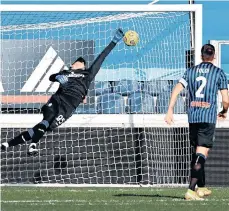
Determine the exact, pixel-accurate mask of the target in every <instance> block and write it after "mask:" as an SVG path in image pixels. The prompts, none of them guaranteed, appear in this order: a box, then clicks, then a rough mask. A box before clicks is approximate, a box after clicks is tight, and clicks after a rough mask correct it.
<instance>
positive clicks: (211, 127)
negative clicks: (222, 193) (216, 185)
mask: <svg viewBox="0 0 229 211" xmlns="http://www.w3.org/2000/svg"><path fill="white" fill-rule="evenodd" d="M214 133H215V124H210V123H202V124H201V126H200V130H199V135H198V136H199V139H198V145H199V146H198V149H197V152H198V153H201V154H204V155H205V157H206V158H207V157H208V153H209V151H210V148H212V146H213V142H214ZM197 186H198V189H197V194H198V195H199V196H201V197H203V196H208V195H210V194H211V193H212V191H211V190H209V189H208V188H206V187H205V169H204V165H203V169H202V178H201V179H200V180H198V182H197Z"/></svg>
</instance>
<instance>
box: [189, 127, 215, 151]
mask: <svg viewBox="0 0 229 211" xmlns="http://www.w3.org/2000/svg"><path fill="white" fill-rule="evenodd" d="M214 135H215V124H213V123H190V124H189V139H190V142H191V145H192V146H194V147H197V146H202V147H207V148H212V146H213V142H214V139H215V136H214Z"/></svg>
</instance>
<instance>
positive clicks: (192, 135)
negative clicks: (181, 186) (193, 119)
mask: <svg viewBox="0 0 229 211" xmlns="http://www.w3.org/2000/svg"><path fill="white" fill-rule="evenodd" d="M198 129H199V128H198V124H195V123H193V124H189V139H190V143H191V145H192V146H193V149H194V150H193V154H192V160H191V177H190V185H189V189H188V191H187V192H186V194H185V199H186V200H202V199H201V198H200V197H199V196H198V194H197V193H196V192H195V186H196V183H197V181H198V179H197V177H199V175H198V173H199V167H200V166H199V163H198V162H199V158H198V156H197V153H196V149H197V144H198V135H197V134H198ZM197 158H198V159H197ZM200 160H201V162H202V158H201V159H200ZM193 186H194V188H193Z"/></svg>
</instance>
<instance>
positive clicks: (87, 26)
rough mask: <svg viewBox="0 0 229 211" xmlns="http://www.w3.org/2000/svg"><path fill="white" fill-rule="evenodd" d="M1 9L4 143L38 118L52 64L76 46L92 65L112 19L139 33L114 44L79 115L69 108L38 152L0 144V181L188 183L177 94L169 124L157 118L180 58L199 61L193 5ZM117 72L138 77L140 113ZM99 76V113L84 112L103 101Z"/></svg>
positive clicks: (198, 20) (63, 61)
mask: <svg viewBox="0 0 229 211" xmlns="http://www.w3.org/2000/svg"><path fill="white" fill-rule="evenodd" d="M1 11H2V14H1V20H2V21H1V23H2V26H1V37H2V39H1V46H2V47H1V57H2V61H1V80H0V82H1V83H0V100H1V114H0V128H1V141H2V142H4V141H7V140H9V139H11V138H13V137H14V136H15V135H17V134H18V133H19V132H21V131H23V130H24V129H25V128H30V127H32V126H34V125H35V124H36V123H38V122H39V121H40V120H41V118H42V115H41V114H39V108H40V107H41V105H42V104H43V103H45V102H46V101H47V99H48V97H49V96H50V95H51V94H52V93H53V92H54V91H55V90H56V89H57V85H56V84H51V83H49V81H48V76H49V75H50V74H51V73H53V72H58V71H60V70H62V69H63V68H64V67H65V66H68V65H70V64H71V62H72V61H73V60H74V59H75V58H76V57H77V56H81V55H82V56H84V57H85V58H86V60H87V61H88V62H89V64H90V63H91V62H92V61H93V59H94V58H95V57H96V56H97V55H98V54H99V52H101V50H102V49H103V48H104V47H105V46H106V45H107V44H108V42H109V41H110V40H111V38H112V36H113V32H114V30H115V29H116V28H118V27H121V28H122V29H123V30H124V31H127V30H129V29H130V30H135V31H137V32H138V33H139V35H140V42H139V44H138V45H137V46H136V47H127V46H125V45H124V44H123V43H120V44H119V45H118V46H116V48H115V49H114V51H113V52H112V53H111V55H109V57H108V58H107V60H106V61H105V63H104V64H103V66H102V69H101V70H100V72H99V74H98V75H97V77H96V79H95V83H93V84H92V87H91V89H90V91H89V96H88V97H87V103H86V104H84V105H81V109H82V110H83V112H84V114H75V115H73V116H72V117H71V118H70V119H69V120H68V121H67V122H66V123H65V124H63V125H62V126H61V127H60V128H58V129H56V130H54V131H53V132H51V133H48V134H47V135H46V136H45V137H44V138H43V139H42V140H41V142H40V144H39V149H40V151H39V155H38V156H36V157H28V156H27V154H26V148H27V144H28V143H27V144H26V145H21V146H16V147H14V148H11V149H9V150H8V151H7V152H6V153H5V152H4V153H1V184H2V185H13V184H17V185H25V184H34V183H35V184H40V185H45V186H47V185H53V186H54V185H57V184H58V185H64V186H66V185H69V186H75V185H76V186H80V185H81V186H123V185H128V186H130V185H176V186H178V185H185V184H187V183H188V178H189V161H190V155H191V152H190V145H189V142H188V128H187V126H188V124H187V117H186V114H185V98H186V95H185V93H184V94H183V95H182V96H181V102H180V103H179V104H178V105H177V110H176V111H177V112H176V113H177V114H176V115H175V124H174V125H173V126H172V127H169V126H167V125H166V124H165V123H164V120H163V119H164V113H165V110H166V106H167V105H168V96H169V94H170V93H171V87H172V86H173V85H174V81H176V80H178V79H179V78H180V77H181V76H182V74H183V73H184V71H185V68H186V66H187V61H189V60H190V62H191V60H192V59H194V61H195V63H196V64H197V63H199V62H200V49H201V46H202V6H201V5H55V6H53V5H2V6H1ZM192 12H194V13H195V25H194V29H195V30H193V32H194V34H193V33H192V36H191V33H190V28H191V26H190V24H191V22H190V20H189V15H190V13H192ZM193 36H194V39H195V42H194V43H195V45H194V51H191V50H192V48H193V46H192V45H193V44H192V42H191V41H192V40H191V39H192V37H193ZM187 51H190V52H192V53H194V55H189V56H190V57H192V59H187V58H186V56H187V55H186V52H187ZM123 79H131V80H135V81H138V83H139V84H140V86H141V88H140V91H139V90H133V93H134V94H136V96H137V95H138V96H139V97H138V100H136V98H137V97H135V96H134V97H135V98H134V99H135V100H136V104H137V103H138V105H136V107H138V108H140V110H141V112H139V111H135V110H133V108H132V107H131V105H129V104H128V102H129V101H128V99H129V98H130V96H131V94H133V93H127V94H123V93H119V91H117V90H118V88H117V86H118V84H119V82H120V81H122V80H123ZM104 81H105V82H108V83H109V86H110V89H111V92H112V94H110V95H109V94H108V98H107V99H108V100H107V102H103V103H104V105H102V107H101V108H102V109H101V108H100V112H96V111H95V112H94V114H92V113H93V112H91V111H92V110H93V109H94V110H95V109H96V108H97V104H98V103H101V96H99V94H97V92H98V89H99V88H98V87H97V85H96V84H97V82H104ZM155 84H156V86H155ZM142 87H143V88H142ZM149 87H150V91H149V89H148V88H149ZM152 87H154V88H152ZM115 92H116V93H115ZM145 93H147V94H145ZM103 94H104V93H102V95H103ZM106 94H107V93H106ZM116 94H119V96H121V95H122V96H121V97H120V99H122V100H120V102H119V101H118V102H119V103H117V100H115V99H116V98H112V97H111V96H113V95H116ZM100 95H101V93H100ZM145 96H147V97H145ZM159 98H160V99H159ZM111 101H112V103H111ZM107 105H108V107H106V106H107ZM109 106H113V107H115V108H113V107H112V108H109ZM125 107H127V108H128V107H130V110H129V111H128V112H127V110H125ZM98 113H99V114H98ZM218 127H221V128H224V127H225V124H219V125H218Z"/></svg>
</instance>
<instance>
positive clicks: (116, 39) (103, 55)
mask: <svg viewBox="0 0 229 211" xmlns="http://www.w3.org/2000/svg"><path fill="white" fill-rule="evenodd" d="M123 36H124V33H123V31H122V30H121V29H117V31H116V32H115V35H114V38H113V39H112V41H111V42H110V43H109V45H108V46H107V47H106V48H105V49H104V50H103V51H102V52H101V53H100V54H99V56H98V57H97V58H96V59H95V61H94V62H93V63H92V65H91V66H90V68H89V69H88V71H89V72H90V76H89V78H90V81H92V80H93V79H94V77H95V76H96V74H97V73H98V71H99V69H100V68H101V66H102V63H103V61H104V59H105V58H106V57H107V56H108V55H109V53H110V52H111V51H112V50H113V48H114V47H115V45H116V44H117V43H118V42H119V41H120V40H121V39H122V38H123Z"/></svg>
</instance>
